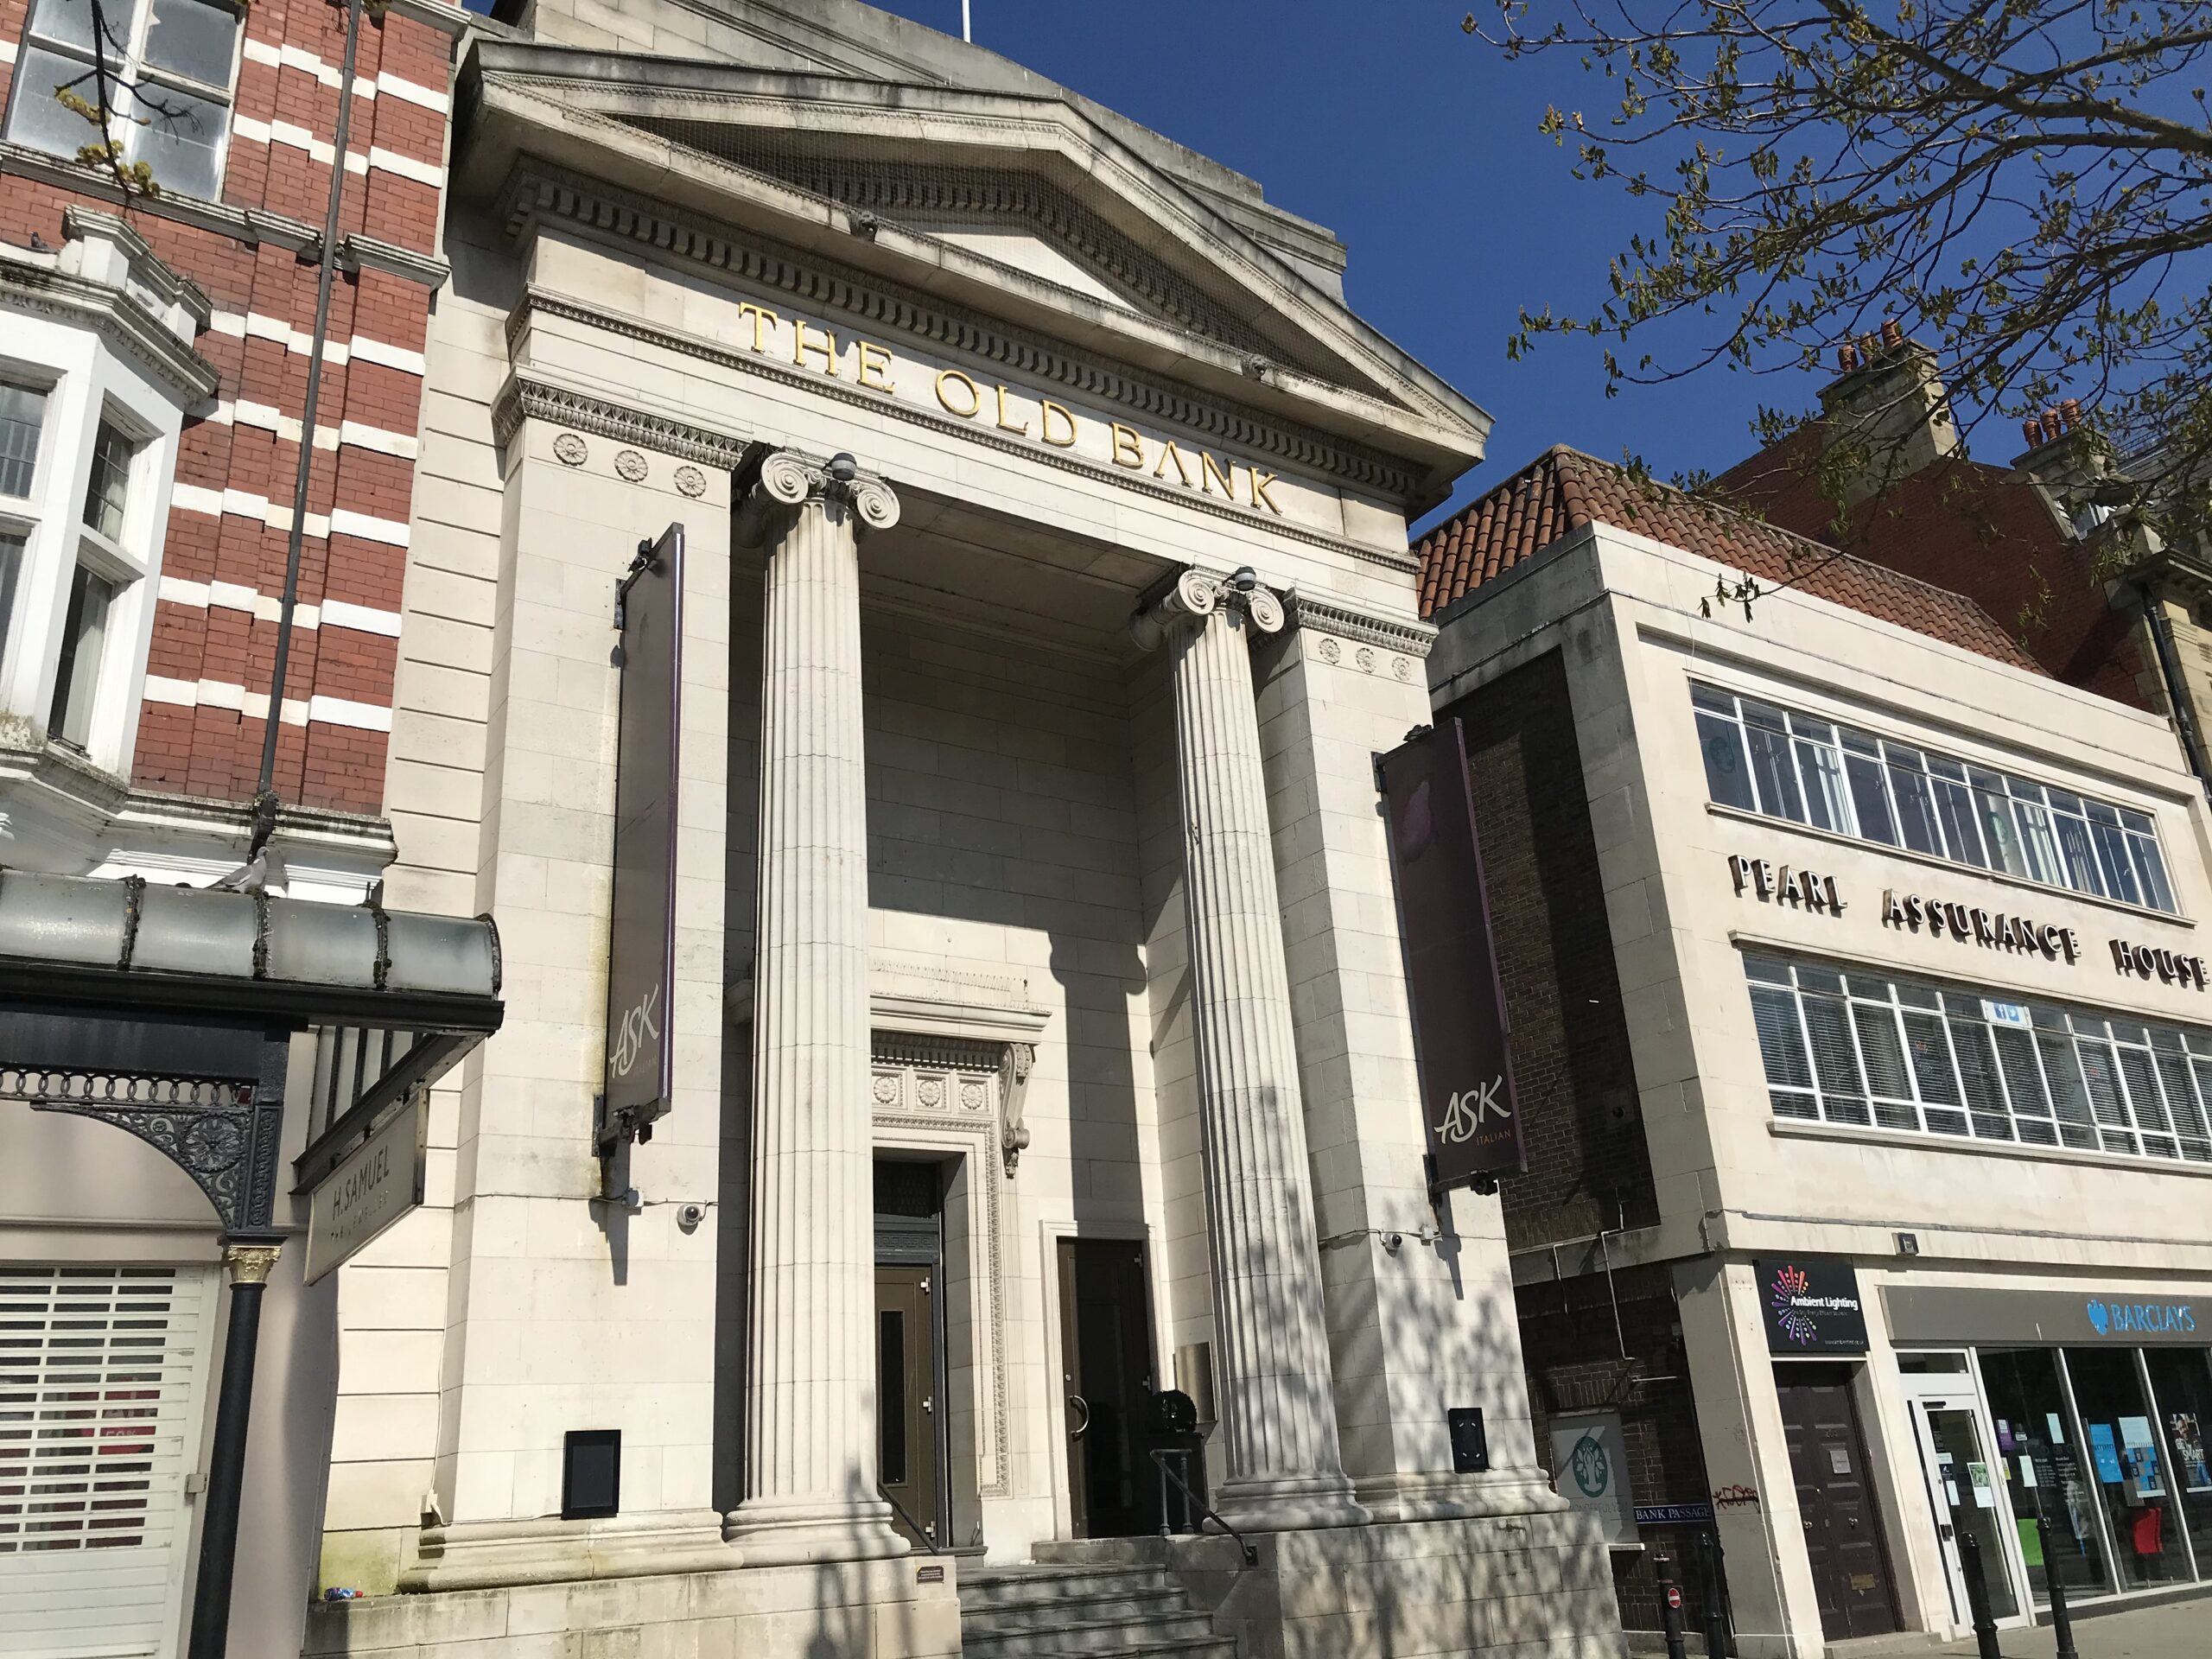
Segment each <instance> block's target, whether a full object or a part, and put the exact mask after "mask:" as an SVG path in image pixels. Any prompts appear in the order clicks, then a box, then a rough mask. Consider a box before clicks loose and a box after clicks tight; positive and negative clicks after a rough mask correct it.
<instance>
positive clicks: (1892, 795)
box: [1690, 678, 2185, 916]
mask: <svg viewBox="0 0 2212 1659" xmlns="http://www.w3.org/2000/svg"><path fill="white" fill-rule="evenodd" d="M1700 693H1703V694H1705V695H1706V696H1710V697H1716V698H1725V699H1726V700H1727V701H1728V702H1729V705H1730V708H1729V710H1728V711H1726V712H1724V711H1722V710H1720V709H1715V708H1712V707H1709V706H1707V703H1705V702H1701V701H1700ZM1746 705H1753V706H1756V707H1757V708H1758V709H1762V710H1764V711H1765V712H1766V713H1769V714H1771V715H1779V716H1780V717H1781V720H1782V725H1781V726H1780V727H1779V728H1773V727H1767V726H1764V724H1763V723H1762V722H1760V721H1755V720H1753V719H1752V718H1751V716H1750V715H1748V714H1747V713H1746V707H1745V706H1746ZM1707 720H1711V721H1715V722H1718V723H1719V724H1721V725H1725V726H1726V727H1727V728H1729V730H1730V732H1731V734H1732V736H1733V738H1734V741H1735V747H1736V753H1737V757H1738V763H1739V764H1740V765H1741V766H1742V767H1743V773H1744V782H1745V788H1746V789H1747V790H1748V791H1749V792H1750V794H1751V800H1752V804H1751V806H1750V807H1748V808H1745V807H1740V806H1737V805H1735V804H1733V803H1730V802H1725V801H1721V800H1719V799H1718V798H1716V797H1715V796H1714V795H1713V792H1712V783H1711V779H1710V777H1709V776H1708V775H1707V774H1705V772H1703V770H1702V768H1703V766H1704V765H1705V764H1706V754H1705V745H1706V739H1707V733H1706V730H1705V728H1704V726H1703V724H1702V723H1701V722H1703V721H1707ZM1690 722H1691V731H1692V734H1693V736H1694V738H1695V739H1696V741H1697V744H1698V753H1699V760H1700V781H1703V782H1704V783H1705V784H1706V786H1707V796H1706V798H1707V800H1708V801H1710V802H1712V803H1713V804H1714V805H1716V806H1719V807H1721V808H1723V809H1725V810H1730V811H1746V810H1748V811H1751V812H1755V813H1757V814H1758V816H1759V817H1767V818H1777V819H1780V820H1781V821H1782V822H1783V823H1795V824H1799V825H1802V826H1804V827H1807V828H1809V829H1814V830H1815V831H1818V832H1819V833H1821V834H1824V835H1835V836H1845V837H1847V838H1848V839H1850V840H1853V841H1859V842H1866V843H1868V844H1869V845H1872V846H1876V847H1884V848H1888V849H1891V850H1892V851H1903V852H1905V853H1907V854H1909V855H1911V856H1914V857H1918V858H1929V857H1933V858H1938V859H1941V860H1942V861H1944V862H1945V863H1949V864H1957V865H1961V866H1963V867H1965V868H1968V869H1975V870H1980V871H1981V872H1983V873H1984V874H1987V875H1991V876H1993V877H1995V878H1997V879H1998V880H2003V881H2016V882H2019V883H2022V884H2024V885H2025V886H2028V887H2043V888H2045V889H2047V890H2049V891H2050V892H2053V893H2075V894H2082V895H2085V896H2087V897H2088V898H2091V899H2101V900H2102V901H2104V902H2105V903H2107V904H2115V905H2123V906H2126V907H2127V908H2129V909H2131V910H2138V911H2143V912H2148V913H2149V914H2151V915H2154V916H2180V915H2183V914H2184V913H2185V912H2183V910H2182V908H2181V894H2180V893H2179V891H2178V890H2177V888H2176V887H2175V884H2174V873H2173V865H2172V863H2171V861H2169V860H2168V859H2167V857H2166V855H2165V846H2164V839H2163V837H2162V836H2160V835H2159V833H2158V818H2157V817H2156V816H2155V815H2154V814H2152V813H2151V812H2148V811H2146V810H2144V809H2143V808H2141V807H2139V806H2128V805H2126V804H2122V803H2120V802H2116V801H2113V800H2110V799H2107V798H2104V797H2101V796H2097V795H2093V794H2086V793H2084V792H2082V791H2079V790H2075V789H2072V788H2070V787H2066V786H2063V785H2056V784H2044V783H2038V782H2037V781H2036V780H2035V779H2030V778H2023V777H2021V776H2019V775H2018V774H2017V773H2014V772H2008V771H2005V770H2003V769H2002V768H2000V767H1999V766H1994V765H1990V764H1986V763H1984V762H1982V761H1979V760H1963V759H1961V758H1960V757H1958V756H1956V755H1953V754H1948V753H1944V752H1943V751H1942V750H1941V749H1939V748H1930V747H1928V746H1927V745H1925V744H1923V743H1920V742H1917V741H1911V742H1908V741H1902V740H1900V739H1897V738H1893V737H1886V736H1885V735H1883V734H1881V733H1879V732H1877V731H1875V730H1873V729H1872V728H1868V727H1865V726H1861V725H1859V723H1858V722H1856V721H1850V720H1839V719H1836V718H1834V717H1833V716H1831V715H1820V714H1811V713H1808V712H1807V711H1806V710H1804V709H1797V708H1795V707H1793V706H1791V705H1790V704H1789V703H1787V702H1778V701H1777V700H1776V699H1774V698H1772V697H1768V696H1760V695H1757V694H1754V693H1751V692H1748V691H1738V690H1736V689H1735V688H1734V687H1732V686H1728V685H1723V684H1719V683H1717V682H1714V681H1712V680H1706V679H1700V678H1693V679H1692V680H1691V681H1690ZM1754 727H1759V728H1761V729H1765V730H1773V731H1777V732H1778V733H1779V734H1780V737H1781V741H1782V745H1783V754H1784V755H1785V757H1786V761H1787V765H1788V766H1789V779H1790V782H1791V785H1792V787H1793V788H1794V789H1795V790H1796V795H1797V802H1796V805H1797V810H1796V811H1794V812H1793V811H1790V810H1789V809H1788V804H1785V803H1782V802H1777V801H1770V800H1769V799H1768V798H1767V797H1768V791H1767V789H1766V787H1765V785H1764V783H1763V782H1762V781H1761V779H1760V776H1759V772H1758V767H1757V766H1755V765H1753V764H1752V760H1751V730H1752V728H1754ZM1853 737H1858V738H1861V739H1867V740H1872V749H1871V750H1870V749H1867V748H1865V747H1856V748H1855V747H1854V746H1853V744H1852V743H1851V741H1850V739H1851V738H1853ZM1815 753H1825V754H1828V755H1832V756H1833V757H1834V761H1835V765H1836V777H1837V779H1838V780H1839V783H1840V798H1839V799H1838V801H1837V803H1836V806H1837V809H1838V810H1839V812H1840V821H1839V822H1837V823H1834V824H1823V823H1819V822H1817V821H1815V818H1814V817H1813V815H1812V811H1811V807H1810V798H1811V796H1812V793H1813V789H1814V785H1815V779H1814V778H1813V776H1812V775H1811V770H1812V769H1811V768H1810V767H1809V766H1808V756H1810V755H1813V754H1815ZM1854 753H1856V754H1858V755H1859V757H1860V758H1861V759H1866V760H1872V761H1873V762H1874V765H1875V768H1876V771H1875V777H1876V780H1877V782H1878V784H1879V785H1880V786H1881V791H1882V799H1883V802H1884V804H1885V807H1886V809H1887V810H1888V813H1889V817H1890V824H1891V831H1892V838H1891V839H1889V840H1885V839H1884V838H1883V837H1882V836H1878V835H1875V834H1873V833H1872V832H1871V831H1870V830H1868V829H1866V828H1864V827H1863V826H1862V825H1861V824H1860V823H1859V804H1858V797H1857V793H1856V787H1855V785H1854V783H1853V779H1852V776H1851V770H1850V760H1851V757H1852V755H1853V754H1854ZM1898 757H1902V760H1900V759H1899V758H1898ZM1900 766H1902V768H1903V769H1904V770H1905V771H1908V772H1914V773H1916V774H1917V775H1919V776H1921V777H1923V778H1924V779H1927V781H1928V789H1929V820H1930V822H1931V823H1932V824H1933V826H1934V828H1935V830H1936V842H1937V843H1938V845H1937V849H1936V851H1935V852H1933V853H1928V852H1923V851H1921V850H1920V849H1916V848H1913V847H1910V846H1909V845H1907V843H1906V842H1905V841H1904V835H1903V830H1902V823H1903V817H1904V815H1903V812H1902V810H1901V807H1900V803H1899V801H1898V798H1897V783H1896V779H1895V776H1894V773H1895V772H1896V771H1897V770H1898V769H1899V768H1900ZM1947 791H1948V793H1947ZM2054 791H2055V792H2056V795H2058V796H2062V797H2064V798H2066V799H2069V800H2071V801H2072V802H2074V805H2073V806H2071V807H2067V806H2063V805H2061V804H2059V803H2058V802H2057V801H2056V800H2054V799H2052V794H2053V792H2054ZM1990 801H1994V802H1996V803H1997V804H1998V806H1999V810H2001V812H2002V814H2003V817H2002V820H2001V823H2002V826H2003V827H2004V828H2005V829H2006V830H2007V831H2008V833H2009V834H2011V835H2012V837H2013V840H2014V843H2015V846H2016V848H2018V849H2020V853H2019V855H2020V861H2021V866H2022V868H2018V869H2015V868H2011V866H2009V865H2008V864H2007V863H2006V862H2005V860H2004V858H2003V856H2002V855H2001V854H2000V853H1999V851H1998V850H1997V849H1993V848H1992V847H1991V846H1990V845H1989V840H1990V837H1989V834H1988V831H1989V829H1990V822H1989V820H1988V818H1987V817H1986V816H1985V813H1986V806H1987V803H1988V802H1990ZM1961 810H1962V811H1963V814H1964V817H1963V833H1962V830H1961V823H1959V822H1955V817H1957V814H1958V813H1959V812H1960V811H1961ZM2099 814H2102V815H2104V816H2103V817H2102V818H2100V817H2099V816H2098V815H2099ZM2037 815H2040V821H2041V822H2042V823H2043V824H2044V826H2045V828H2046V829H2048V831H2049V835H2050V850H2051V852H2052V854H2053V855H2054V856H2055V859H2056V869H2055V870H2054V871H2053V872H2052V874H2054V875H2056V877H2057V878H2058V879H2057V880H2045V879H2044V877H2042V876H2040V875H2037V874H2034V873H2033V872H2032V870H2031V869H2030V868H2027V867H2028V864H2029V862H2030V857H2029V855H2028V853H2027V851H2026V849H2027V846H2028V844H2029V843H2030V842H2032V841H2033V839H2034V837H2033V835H2032V834H2031V825H2033V824H2034V823H2036V822H2037ZM2131 817H2134V818H2140V819H2142V820H2143V821H2144V823H2145V824H2146V825H2147V826H2148V827H2147V828H2138V827H2136V826H2135V825H2134V824H2132V823H2129V822H2128V819H2129V818H2131ZM2062 818H2065V819H2071V820H2074V821H2075V822H2076V823H2080V824H2081V825H2082V827H2083V829H2084V833H2085V834H2086V836H2087V837H2088V846H2089V849H2090V853H2091V856H2092V859H2093V860H2094V862H2095V866H2096V876H2095V881H2094V885H2092V886H2088V887H2084V886H2082V885H2079V884H2078V883H2076V882H2075V880H2073V878H2072V874H2071V867H2070V863H2069V860H2068V858H2067V856H2066V854H2065V849H2064V846H2063V842H2062V841H2061V839H2060V836H2059V829H2060V820H2061V819H2062ZM2100 828H2103V829H2108V830H2109V831H2110V833H2111V834H2112V835H2113V836H2115V837H2117V839H2118V841H2119V844H2120V852H2121V854H2122V855H2124V864H2125V868H2124V869H2123V872H2122V873H2123V874H2124V875H2125V876H2126V880H2128V881H2130V882H2132V883H2133V885H2134V886H2135V887H2137V888H2138V893H2137V894H2136V895H2135V896H2134V897H2129V896H2128V895H2126V894H2125V893H2118V892H2112V891H2107V888H2108V887H2110V886H2111V885H2112V881H2111V877H2110V875H2109V873H2108V871H2107V868H2106V861H2107V855H2108V852H2109V849H2107V846H2106V845H2105V843H2104V842H2103V841H2102V840H2101V838H2100V836H2099V834H2098V831H2099V829H2100ZM1969 836H1970V838H1971V841H1972V843H1973V844H1972V849H1971V850H1968V849H1967V847H1966V846H1965V845H1964V844H1963V842H1965V840H1967V838H1968V837H1969ZM2139 843H2147V844H2148V845H2149V847H2150V849H2151V851H2152V855H2153V856H2154V858H2155V861H2156V865H2157V873H2158V880H2159V882H2160V883H2161V884H2162V885H2163V886H2164V887H2165V889H2166V893H2167V895H2168V897H2169V898H2171V899H2172V901H2173V902H2172V904H2171V906H2164V905H2157V904H2153V903H2152V902H2151V893H2150V885H2149V882H2148V880H2147V879H2146V877H2145V874H2144V871H2143V868H2142V867H2141V864H2140V859H2139V850H2138V848H2139Z"/></svg>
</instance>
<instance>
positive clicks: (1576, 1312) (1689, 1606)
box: [1514, 1262, 1712, 1630]
mask: <svg viewBox="0 0 2212 1659" xmlns="http://www.w3.org/2000/svg"><path fill="white" fill-rule="evenodd" d="M1514 1300H1515V1304H1516V1312H1517V1313H1519V1315H1520V1324H1521V1351H1522V1358H1523V1361H1524V1363H1526V1364H1527V1366H1528V1370H1529V1406H1530V1409H1531V1413H1532V1414H1533V1416H1534V1418H1535V1428H1536V1445H1537V1446H1538V1448H1539V1450H1540V1452H1541V1453H1542V1454H1543V1456H1544V1457H1545V1459H1547V1465H1548V1459H1549V1457H1550V1452H1551V1424H1552V1420H1553V1419H1554V1418H1555V1417H1559V1416H1563V1415H1567V1414H1573V1413H1577V1412H1592V1411H1614V1412H1618V1413H1619V1414H1620V1418H1621V1429H1622V1436H1623V1439H1624V1440H1625V1441H1626V1443H1627V1450H1628V1465H1629V1466H1628V1471H1627V1472H1628V1482H1629V1491H1630V1496H1631V1497H1633V1499H1634V1501H1635V1502H1636V1503H1705V1502H1707V1501H1708V1500H1709V1499H1710V1498H1711V1497H1712V1490H1711V1487H1710V1485H1709V1484H1708V1482H1707V1476H1706V1468H1705V1450H1704V1444H1703V1442H1702V1440H1700V1438H1699V1434H1698V1427H1697V1408H1696V1405H1695V1402H1694V1400H1693V1399H1692V1397H1691V1394H1690V1379H1689V1362H1688V1356H1687V1355H1686V1354H1685V1352H1684V1351H1683V1346H1682V1338H1681V1321H1680V1319H1679V1318H1678V1317H1677V1315H1676V1313H1675V1295H1674V1286H1673V1280H1672V1275H1671V1274H1670V1272H1669V1268H1668V1267H1667V1265H1666V1264H1665V1263H1664V1262H1658V1263H1654V1264H1650V1265H1648V1266H1643V1267H1634V1268H1618V1269H1617V1270H1615V1271H1614V1272H1613V1273H1612V1274H1611V1275H1610V1277H1609V1276H1608V1275H1606V1274H1603V1273H1596V1274H1583V1275H1581V1276H1580V1277H1579V1278H1572V1279H1565V1280H1560V1281H1556V1282H1553V1283H1548V1284H1536V1285H1522V1286H1521V1287H1519V1288H1518V1289H1517V1290H1516V1293H1515V1296H1514ZM1700 1530H1702V1529H1700V1528H1698V1527H1691V1526H1681V1527H1675V1526H1668V1527H1646V1528H1643V1529H1640V1531H1639V1539H1640V1541H1641V1542H1642V1543H1643V1546H1644V1548H1643V1553H1642V1554H1628V1553H1626V1552H1616V1553H1615V1554H1614V1556H1613V1587H1614V1592H1615V1593H1616V1594H1617V1595H1618V1598H1619V1600H1620V1610H1621V1624H1622V1626H1623V1627H1624V1629H1627V1630H1657V1629H1659V1628H1660V1624H1661V1616H1660V1611H1659V1579H1658V1571H1657V1567H1656V1557H1657V1556H1659V1555H1661V1554H1665V1555H1667V1556H1668V1557H1669V1558H1670V1560H1672V1561H1673V1562H1674V1564H1675V1574H1674V1576H1675V1580H1676V1581H1677V1582H1679V1583H1681V1585H1682V1586H1683V1599H1684V1602H1685V1604H1686V1606H1685V1609H1684V1611H1685V1615H1686V1617H1685V1623H1686V1624H1688V1627H1689V1628H1690V1629H1691V1630H1695V1629H1696V1628H1697V1627H1698V1624H1699V1619H1698V1611H1699V1610H1700V1608H1701V1607H1702V1606H1703V1605H1704V1604H1703V1599H1702V1597H1703V1590H1704V1578H1703V1576H1702V1572H1701V1567H1700V1554H1699V1550H1698V1548H1697V1536H1696V1535H1697V1534H1698V1533H1699V1532H1700Z"/></svg>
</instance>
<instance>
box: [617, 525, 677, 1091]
mask: <svg viewBox="0 0 2212 1659" xmlns="http://www.w3.org/2000/svg"><path fill="white" fill-rule="evenodd" d="M615 626H617V628H619V629H620V632H621V670H620V674H621V713H620V734H619V737H618V740H617V742H618V747H617V749H616V751H615V760H614V893H613V914H612V917H611V920H610V925H609V928H608V931H607V935H608V936H607V1100H606V1104H605V1107H604V1109H603V1111H602V1113H601V1125H602V1133H603V1134H604V1133H606V1132H607V1131H608V1130H610V1129H613V1128H614V1127H615V1126H616V1125H618V1124H619V1125H620V1126H621V1127H622V1128H623V1130H624V1131H625V1132H626V1133H627V1134H632V1135H638V1134H644V1133H649V1132H650V1129H651V1126H652V1121H653V1120H654V1119H655V1118H657V1117H658V1116H661V1114H662V1113H664V1112H665V1111H666V1110H667V1109H668V1104H669V1089H670V1079H671V1048H670V1044H669V1023H668V1002H669V997H670V995H671V991H672V990H673V988H674V981H675V976H676V768H677V728H678V726H679V725H680V723H681V721H682V717H683V525H681V524H671V525H670V526H669V527H668V528H667V529H666V530H664V531H662V532H661V534H660V537H659V539H658V540H657V541H652V542H648V543H644V544H642V545H641V546H640V547H639V550H638V557H637V560H636V562H635V563H633V564H632V566H631V568H630V573H629V575H626V576H625V577H624V578H623V580H622V584H621V586H620V588H618V589H617V590H616V598H615Z"/></svg>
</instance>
